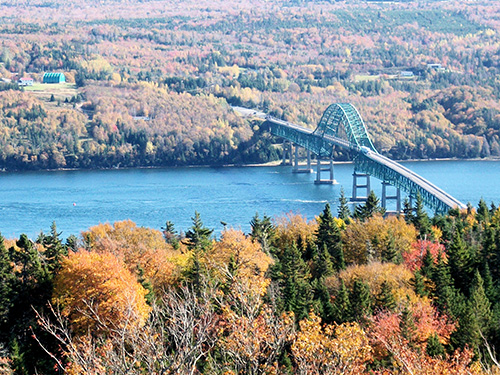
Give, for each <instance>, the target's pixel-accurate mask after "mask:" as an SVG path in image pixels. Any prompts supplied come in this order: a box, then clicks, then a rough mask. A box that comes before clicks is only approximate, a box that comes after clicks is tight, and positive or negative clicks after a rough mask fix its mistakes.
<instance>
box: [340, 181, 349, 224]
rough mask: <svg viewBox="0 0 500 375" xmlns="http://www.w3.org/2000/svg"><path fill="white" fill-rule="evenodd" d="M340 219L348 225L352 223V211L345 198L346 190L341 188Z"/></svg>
mask: <svg viewBox="0 0 500 375" xmlns="http://www.w3.org/2000/svg"><path fill="white" fill-rule="evenodd" d="M337 213H338V217H339V219H342V220H344V222H345V223H346V224H349V223H350V222H351V209H350V208H349V202H348V200H347V198H346V196H345V192H344V188H343V187H342V188H340V197H339V208H338V210H337Z"/></svg>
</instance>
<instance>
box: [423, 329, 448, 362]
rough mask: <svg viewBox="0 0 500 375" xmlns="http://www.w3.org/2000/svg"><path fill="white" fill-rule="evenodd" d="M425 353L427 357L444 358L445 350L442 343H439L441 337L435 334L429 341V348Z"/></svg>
mask: <svg viewBox="0 0 500 375" xmlns="http://www.w3.org/2000/svg"><path fill="white" fill-rule="evenodd" d="M425 352H426V353H427V355H429V356H431V357H441V358H444V355H445V350H444V346H443V344H441V341H439V337H438V335H437V334H436V333H433V334H432V335H431V336H429V338H428V339H427V347H426V348H425Z"/></svg>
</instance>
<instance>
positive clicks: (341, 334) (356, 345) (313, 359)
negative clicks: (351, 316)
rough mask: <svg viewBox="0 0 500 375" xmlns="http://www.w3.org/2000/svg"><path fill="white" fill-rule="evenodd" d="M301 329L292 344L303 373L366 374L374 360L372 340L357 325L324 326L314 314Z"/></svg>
mask: <svg viewBox="0 0 500 375" xmlns="http://www.w3.org/2000/svg"><path fill="white" fill-rule="evenodd" d="M299 326H300V331H299V332H298V333H297V334H296V337H295V340H294V342H293V344H292V354H293V358H294V360H295V363H296V364H297V370H298V373H299V374H304V375H306V374H307V375H314V374H352V375H354V374H362V373H363V372H364V371H365V368H366V364H367V363H368V362H369V361H371V351H372V349H371V346H370V345H369V340H368V337H367V336H366V334H365V332H364V331H363V329H362V328H361V327H360V326H359V325H358V324H357V323H355V322H354V323H344V324H341V325H338V326H334V325H325V326H324V327H322V326H321V319H320V318H319V317H318V316H316V315H315V314H314V313H312V312H311V313H310V314H309V317H308V318H307V319H304V320H302V321H300V323H299Z"/></svg>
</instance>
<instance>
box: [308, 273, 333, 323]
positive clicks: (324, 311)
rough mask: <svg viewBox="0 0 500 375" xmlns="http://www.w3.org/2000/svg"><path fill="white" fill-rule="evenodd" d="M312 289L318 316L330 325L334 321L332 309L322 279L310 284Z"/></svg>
mask: <svg viewBox="0 0 500 375" xmlns="http://www.w3.org/2000/svg"><path fill="white" fill-rule="evenodd" d="M312 286H313V289H314V299H315V301H316V303H315V305H316V306H317V310H318V315H319V316H320V317H321V320H322V321H323V322H324V323H327V324H330V323H333V321H334V316H335V313H334V308H333V304H332V301H331V298H330V293H328V289H327V288H326V285H325V283H324V279H323V278H321V279H316V280H314V281H313V283H312Z"/></svg>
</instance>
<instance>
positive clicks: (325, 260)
mask: <svg viewBox="0 0 500 375" xmlns="http://www.w3.org/2000/svg"><path fill="white" fill-rule="evenodd" d="M313 262H314V267H313V277H314V279H321V278H324V277H326V276H330V275H331V274H332V273H333V265H332V261H331V256H330V253H329V252H328V250H327V248H326V245H324V246H323V249H322V250H321V251H320V249H318V251H317V253H316V255H315V256H314V259H313Z"/></svg>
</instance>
